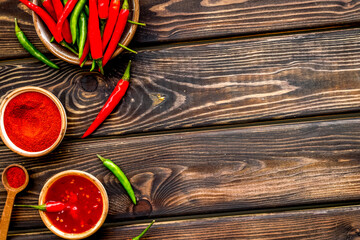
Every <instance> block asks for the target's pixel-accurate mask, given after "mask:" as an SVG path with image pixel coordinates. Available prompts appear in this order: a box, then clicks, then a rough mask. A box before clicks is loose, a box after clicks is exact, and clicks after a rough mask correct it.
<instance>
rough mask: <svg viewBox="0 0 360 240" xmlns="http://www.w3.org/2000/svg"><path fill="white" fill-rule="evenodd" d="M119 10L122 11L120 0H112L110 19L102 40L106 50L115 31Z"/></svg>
mask: <svg viewBox="0 0 360 240" xmlns="http://www.w3.org/2000/svg"><path fill="white" fill-rule="evenodd" d="M119 11H120V0H111V3H110V8H109V19H108V20H107V22H106V26H105V30H104V35H103V42H102V44H103V45H102V48H103V51H104V52H105V49H106V46H107V44H108V42H109V40H110V38H111V35H112V33H113V31H114V27H115V24H116V20H117V18H118V15H119Z"/></svg>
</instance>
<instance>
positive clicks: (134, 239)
mask: <svg viewBox="0 0 360 240" xmlns="http://www.w3.org/2000/svg"><path fill="white" fill-rule="evenodd" d="M154 222H155V220H152V222H151V223H150V225H149V226H148V227H147V228H145V230H144V231H143V232H142V233H141V234H140V235H139V236H137V237H134V238H133V239H132V240H139V239H140V238H141V237H142V236H144V234H145V233H146V232H147V231H148V230H149V228H151V226H152V225H153V224H154Z"/></svg>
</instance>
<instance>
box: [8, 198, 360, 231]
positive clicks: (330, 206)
mask: <svg viewBox="0 0 360 240" xmlns="http://www.w3.org/2000/svg"><path fill="white" fill-rule="evenodd" d="M342 208H343V209H345V208H360V200H359V201H355V202H354V201H351V202H350V201H349V202H343V203H327V204H318V205H303V206H296V207H283V208H272V209H271V208H270V209H257V210H245V211H236V212H225V213H213V214H197V215H186V216H175V217H157V218H146V219H137V220H126V221H118V222H111V223H108V222H105V223H104V224H103V226H102V228H115V227H122V226H128V225H140V224H149V222H150V221H151V220H152V219H155V220H156V223H169V222H184V221H192V220H209V219H216V218H227V217H253V218H255V217H259V216H262V215H272V214H306V213H311V212H315V211H318V212H319V211H334V210H335V211H336V210H341V209H342ZM44 233H51V232H50V231H49V230H48V229H47V228H45V227H44V228H32V229H26V230H12V231H9V233H8V236H21V235H29V234H31V235H38V234H44Z"/></svg>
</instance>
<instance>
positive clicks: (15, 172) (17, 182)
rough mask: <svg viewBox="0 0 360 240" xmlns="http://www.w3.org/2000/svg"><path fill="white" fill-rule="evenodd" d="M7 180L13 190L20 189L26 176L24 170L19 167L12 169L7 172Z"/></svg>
mask: <svg viewBox="0 0 360 240" xmlns="http://www.w3.org/2000/svg"><path fill="white" fill-rule="evenodd" d="M6 179H7V181H8V183H9V185H10V187H12V188H18V187H21V186H22V185H24V183H25V180H26V176H25V172H24V170H22V169H21V168H19V167H11V168H9V169H8V170H6Z"/></svg>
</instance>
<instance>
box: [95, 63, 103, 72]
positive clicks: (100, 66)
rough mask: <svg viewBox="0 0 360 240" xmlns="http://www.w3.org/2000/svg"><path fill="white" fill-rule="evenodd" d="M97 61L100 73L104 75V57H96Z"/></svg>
mask: <svg viewBox="0 0 360 240" xmlns="http://www.w3.org/2000/svg"><path fill="white" fill-rule="evenodd" d="M95 62H96V64H97V65H98V66H99V70H100V73H101V74H102V75H104V69H103V66H102V59H96V60H95Z"/></svg>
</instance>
